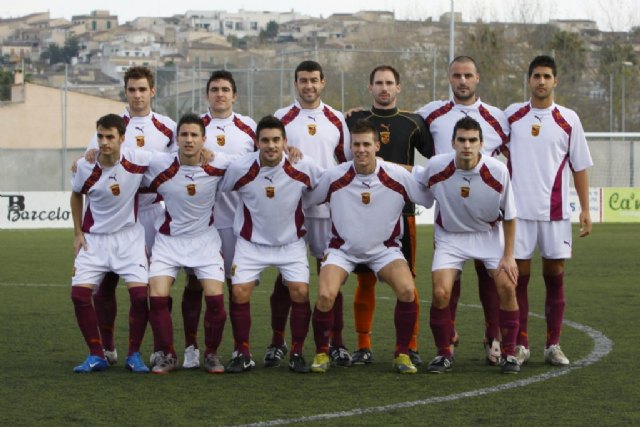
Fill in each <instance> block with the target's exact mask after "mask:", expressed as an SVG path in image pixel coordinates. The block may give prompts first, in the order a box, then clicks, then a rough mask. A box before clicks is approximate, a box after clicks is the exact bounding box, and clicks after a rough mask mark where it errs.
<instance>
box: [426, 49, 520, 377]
mask: <svg viewBox="0 0 640 427" xmlns="http://www.w3.org/2000/svg"><path fill="white" fill-rule="evenodd" d="M449 83H450V85H451V90H452V92H453V99H451V100H446V101H444V100H443V101H433V102H430V103H428V104H426V105H425V106H424V107H422V108H420V110H418V114H420V115H421V116H422V117H423V118H424V122H425V124H426V126H427V128H428V129H429V131H430V132H431V136H432V137H433V141H434V145H435V153H436V154H443V153H449V152H451V151H453V150H452V148H451V135H452V134H453V128H454V126H455V124H456V122H457V121H458V120H460V119H461V118H463V117H467V116H468V117H472V118H473V119H475V120H476V121H477V122H478V123H480V126H481V127H482V133H483V136H484V143H483V149H482V152H483V154H485V155H488V156H497V155H498V154H500V152H501V151H502V149H503V147H504V144H506V143H507V140H508V134H509V125H508V122H507V119H506V117H505V115H504V114H503V113H502V111H501V110H500V109H498V108H496V107H493V106H491V105H489V104H487V103H485V102H482V101H481V100H480V98H479V97H478V96H477V95H476V87H477V86H478V83H480V73H479V72H478V66H477V65H476V63H475V61H474V60H473V58H471V57H469V56H458V57H456V58H455V59H454V60H453V61H452V62H451V64H450V65H449ZM475 267H476V273H477V275H478V291H479V293H480V302H481V303H482V308H483V310H484V319H485V336H484V348H485V356H486V360H487V362H488V363H489V364H491V365H498V364H499V363H500V328H499V319H498V315H499V312H498V310H499V300H498V294H497V293H496V286H495V283H493V279H492V278H491V275H489V274H488V273H487V271H486V269H485V267H484V264H483V263H482V262H476V263H475ZM459 298H460V278H459V277H458V278H457V279H456V280H455V282H454V286H453V291H452V293H451V300H450V308H451V321H452V322H453V326H454V336H453V344H454V345H457V344H458V334H457V332H456V330H455V321H456V311H457V307H458V299H459Z"/></svg>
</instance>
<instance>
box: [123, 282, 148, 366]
mask: <svg viewBox="0 0 640 427" xmlns="http://www.w3.org/2000/svg"><path fill="white" fill-rule="evenodd" d="M129 300H130V301H131V307H130V308H129V349H128V351H127V356H131V355H132V354H133V353H136V352H139V351H140V345H142V339H143V338H144V332H145V330H146V329H147V321H148V320H149V305H148V304H147V301H148V288H147V287H146V286H135V287H132V288H129Z"/></svg>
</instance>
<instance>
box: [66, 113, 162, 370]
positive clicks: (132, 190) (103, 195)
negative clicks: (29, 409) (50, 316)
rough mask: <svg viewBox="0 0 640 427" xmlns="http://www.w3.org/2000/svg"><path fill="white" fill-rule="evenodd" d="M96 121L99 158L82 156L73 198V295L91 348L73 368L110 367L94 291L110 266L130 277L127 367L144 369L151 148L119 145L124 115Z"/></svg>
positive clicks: (117, 272)
mask: <svg viewBox="0 0 640 427" xmlns="http://www.w3.org/2000/svg"><path fill="white" fill-rule="evenodd" d="M96 127H97V133H96V140H97V142H98V147H99V153H98V156H97V161H96V163H95V164H91V163H89V162H87V161H86V160H84V159H81V160H79V161H78V163H77V169H76V172H75V173H74V175H73V179H72V194H71V202H70V203H71V213H72V216H73V227H74V233H75V238H74V242H73V248H74V252H75V255H76V259H75V262H74V266H73V270H74V274H73V278H72V285H73V286H72V288H71V299H72V301H73V305H74V307H75V313H76V319H77V321H78V326H80V330H81V331H82V335H83V336H84V339H85V341H86V343H87V345H88V347H89V351H90V355H89V357H87V359H86V360H85V361H84V363H82V364H81V365H79V366H76V367H75V368H74V371H75V372H83V373H87V372H92V371H103V370H105V369H107V368H108V367H109V363H108V361H107V359H106V358H105V351H104V347H103V342H102V340H101V338H100V333H99V330H98V318H97V314H96V310H95V308H94V306H93V305H92V303H91V297H92V294H93V291H94V289H95V288H96V287H97V286H99V285H100V283H101V282H102V281H103V279H104V276H105V274H107V273H108V272H110V271H112V272H114V273H115V274H118V275H121V276H122V277H123V278H124V280H125V281H126V283H127V287H128V289H129V297H130V301H131V308H130V309H129V349H128V353H127V358H126V362H125V367H126V368H127V369H129V370H131V371H132V372H141V373H145V372H149V368H148V367H147V366H145V364H144V362H142V358H141V357H140V345H141V343H142V338H143V337H144V332H145V329H146V327H147V318H148V308H147V279H148V272H147V265H148V263H147V256H146V253H145V247H144V229H143V228H142V226H141V225H140V224H139V223H138V217H137V214H138V206H137V204H138V198H137V193H138V188H139V187H140V182H141V181H142V177H143V173H144V172H145V170H146V169H147V166H148V164H149V160H150V158H151V153H149V152H147V151H143V150H134V149H132V148H128V147H122V149H121V146H122V145H123V143H124V141H125V128H126V124H125V121H124V120H123V119H122V117H120V116H117V115H115V114H109V115H106V116H103V117H101V118H100V119H99V120H98V122H97V126H96ZM83 199H84V203H83ZM83 205H84V209H83ZM83 210H84V213H83Z"/></svg>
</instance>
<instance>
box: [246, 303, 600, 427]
mask: <svg viewBox="0 0 640 427" xmlns="http://www.w3.org/2000/svg"><path fill="white" fill-rule="evenodd" d="M478 307H479V306H478ZM529 315H530V316H532V317H537V318H541V319H544V316H542V315H539V314H536V313H529ZM563 323H564V324H565V325H567V326H569V327H571V328H574V329H577V330H578V331H580V332H584V333H585V334H587V335H588V336H589V337H591V339H592V340H593V342H594V348H593V350H592V351H591V353H589V354H588V355H587V356H586V357H584V358H582V359H580V360H578V361H576V362H573V363H572V364H571V366H569V367H565V368H554V369H553V370H551V371H548V372H545V373H543V374H539V375H534V376H532V377H528V378H523V379H521V380H518V381H513V382H510V383H506V384H499V385H496V386H492V387H485V388H481V389H477V390H471V391H465V392H461V393H456V394H450V395H448V396H436V397H430V398H428V399H422V400H414V401H410V402H399V403H393V404H390V405H384V406H371V407H368V408H356V409H351V410H349V411H340V412H329V413H325V414H318V415H311V416H308V417H299V418H279V419H276V420H271V421H261V422H257V423H251V424H241V425H238V426H237V427H269V426H280V425H286V424H296V423H305V422H311V421H326V420H330V419H334V418H347V417H353V416H356V415H364V414H374V413H380V412H389V411H393V410H396V409H402V408H413V407H415V406H422V405H431V404H434V403H441V402H451V401H454V400H460V399H464V398H468V397H478V396H484V395H486V394H491V393H497V392H501V391H505V390H511V389H514V388H518V387H525V386H528V385H530V384H534V383H538V382H542V381H546V380H549V379H551V378H555V377H559V376H561V375H566V374H568V373H570V372H572V371H575V370H576V369H580V368H584V367H586V366H589V365H592V364H594V363H596V362H597V361H598V360H600V359H602V358H603V357H605V356H606V355H607V354H609V353H610V352H611V349H612V348H613V341H611V340H610V339H609V338H607V337H606V336H605V335H604V334H603V333H602V332H600V331H598V330H596V329H593V328H591V327H589V326H586V325H583V324H581V323H578V322H573V321H571V320H565V321H564V322H563Z"/></svg>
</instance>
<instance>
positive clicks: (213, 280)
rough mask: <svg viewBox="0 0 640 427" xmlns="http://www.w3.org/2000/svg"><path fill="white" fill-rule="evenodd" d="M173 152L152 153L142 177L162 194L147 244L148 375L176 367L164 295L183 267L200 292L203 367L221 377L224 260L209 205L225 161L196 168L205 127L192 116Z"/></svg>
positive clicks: (180, 130) (220, 156) (181, 125)
mask: <svg viewBox="0 0 640 427" xmlns="http://www.w3.org/2000/svg"><path fill="white" fill-rule="evenodd" d="M177 129H178V131H177V133H178V139H177V141H178V153H175V154H156V155H155V157H154V159H153V160H152V161H151V163H150V165H149V170H148V171H147V173H146V174H145V182H144V185H146V186H148V187H149V189H150V190H151V191H155V192H157V193H158V194H160V195H161V196H162V198H163V199H164V203H165V209H166V211H165V219H164V222H163V223H162V225H161V226H160V228H159V230H158V231H159V232H158V234H157V236H156V240H155V243H154V245H153V255H152V256H151V267H150V271H149V286H150V307H151V312H150V316H149V318H150V321H151V326H152V328H153V334H154V342H155V343H156V345H157V347H158V348H154V352H155V354H156V357H154V366H153V368H152V372H153V373H154V374H166V373H169V372H170V371H172V370H174V369H176V368H177V366H178V360H177V356H176V352H175V350H174V347H173V323H172V320H171V311H170V307H169V306H170V302H169V299H170V297H169V291H170V289H171V285H173V282H174V281H175V278H176V275H177V273H178V271H179V269H180V268H181V267H186V268H189V269H190V270H192V271H193V273H194V274H195V276H196V277H197V278H198V280H199V281H200V283H201V284H202V287H203V289H204V295H205V303H206V312H205V316H204V331H205V345H206V350H205V355H204V368H205V370H206V371H207V372H210V373H223V372H224V365H223V364H222V362H221V361H220V358H219V357H218V355H217V351H218V346H219V345H220V341H221V340H222V332H223V330H224V324H225V322H226V319H227V313H226V311H225V309H224V294H223V283H224V261H223V260H222V256H221V255H220V236H219V235H218V231H217V230H216V229H215V227H214V226H213V221H214V219H213V205H214V201H215V198H216V192H217V190H218V184H219V181H220V180H221V179H222V177H223V176H224V173H225V169H226V167H227V163H228V161H227V160H226V159H227V158H225V156H224V154H218V155H217V156H216V158H215V159H214V160H213V161H212V162H210V163H208V164H204V165H202V164H201V163H202V161H201V155H202V149H203V147H204V142H205V127H204V123H203V122H202V119H201V118H200V117H198V116H197V115H195V114H186V115H184V116H183V117H182V118H181V119H180V121H179V122H178V128H177Z"/></svg>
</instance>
